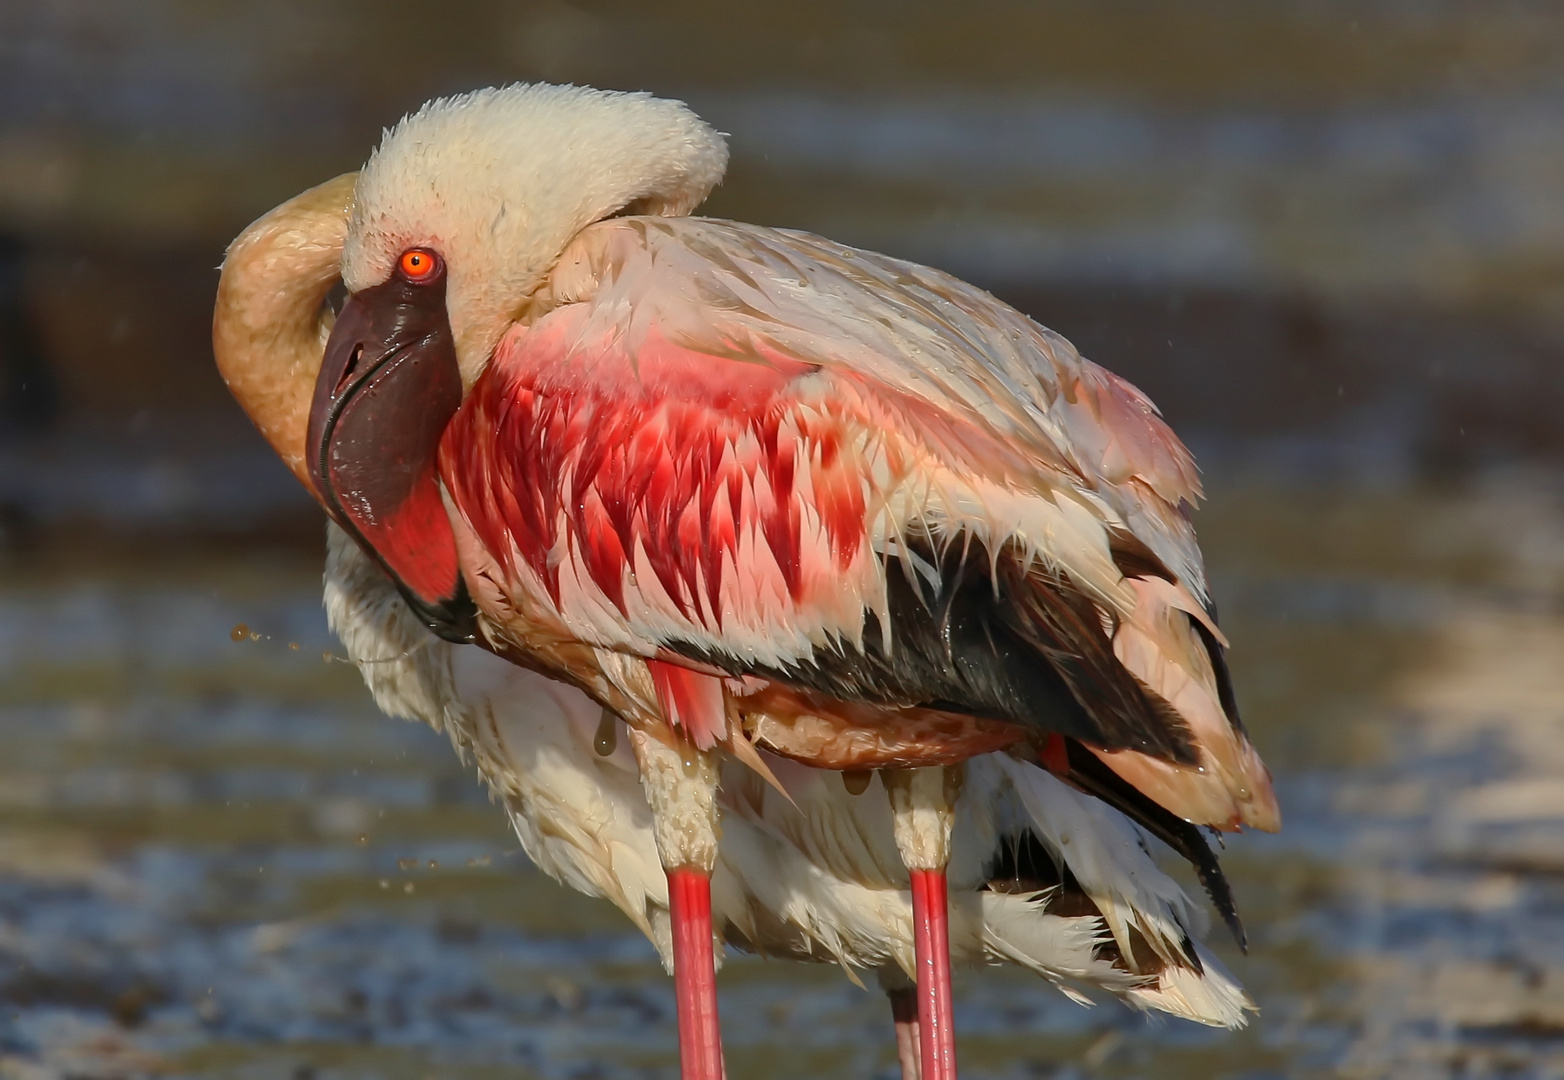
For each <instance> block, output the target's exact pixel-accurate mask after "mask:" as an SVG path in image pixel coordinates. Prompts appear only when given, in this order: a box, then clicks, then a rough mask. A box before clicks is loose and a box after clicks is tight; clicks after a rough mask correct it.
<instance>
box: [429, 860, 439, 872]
mask: <svg viewBox="0 0 1564 1080" xmlns="http://www.w3.org/2000/svg"><path fill="white" fill-rule="evenodd" d="M429 869H431V870H438V869H440V864H439V863H437V862H436V861H435V860H433V859H430V860H429Z"/></svg>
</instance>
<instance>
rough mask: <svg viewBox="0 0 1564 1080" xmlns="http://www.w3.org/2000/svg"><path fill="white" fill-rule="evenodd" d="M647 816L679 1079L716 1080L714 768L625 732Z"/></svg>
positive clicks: (682, 746) (698, 757)
mask: <svg viewBox="0 0 1564 1080" xmlns="http://www.w3.org/2000/svg"><path fill="white" fill-rule="evenodd" d="M628 734H629V736H630V746H631V748H632V749H633V750H634V751H635V758H636V764H638V765H639V766H640V770H641V784H642V787H643V788H644V789H645V791H646V801H647V803H648V804H649V806H650V807H651V811H652V834H653V836H654V837H655V839H656V841H657V854H658V857H659V858H660V859H661V861H662V864H663V870H664V872H665V873H666V874H667V875H668V915H669V921H670V923H671V927H670V929H671V930H672V938H673V985H674V992H675V996H676V999H677V1001H678V1010H679V1070H680V1076H681V1077H682V1078H683V1080H723V1076H724V1071H723V1063H722V1033H721V1031H720V1030H719V1029H718V1027H717V974H716V955H715V950H714V949H713V946H712V940H713V939H712V921H711V871H712V868H713V867H714V866H715V865H716V863H717V763H716V761H715V760H714V759H713V758H712V756H711V755H710V754H707V753H704V752H702V751H700V750H697V749H695V748H694V747H693V746H691V745H689V744H688V743H687V742H683V741H682V740H679V739H677V738H675V739H674V740H673V741H672V742H670V741H665V740H664V739H663V738H659V737H658V734H656V733H653V732H650V731H643V730H641V729H639V728H633V727H632V728H630V729H628Z"/></svg>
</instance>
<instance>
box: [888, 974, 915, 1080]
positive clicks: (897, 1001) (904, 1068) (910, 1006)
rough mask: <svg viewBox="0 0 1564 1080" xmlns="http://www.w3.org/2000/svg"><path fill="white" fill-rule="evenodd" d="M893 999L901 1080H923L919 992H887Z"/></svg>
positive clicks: (893, 1018)
mask: <svg viewBox="0 0 1564 1080" xmlns="http://www.w3.org/2000/svg"><path fill="white" fill-rule="evenodd" d="M885 996H886V997H888V998H890V999H891V1019H892V1020H894V1021H896V1059H897V1060H898V1061H900V1062H901V1080H922V1076H923V1068H922V1066H921V1065H920V1064H919V1047H918V992H917V991H916V990H914V989H913V988H912V987H910V986H909V987H907V988H906V989H904V990H887V991H886V992H885Z"/></svg>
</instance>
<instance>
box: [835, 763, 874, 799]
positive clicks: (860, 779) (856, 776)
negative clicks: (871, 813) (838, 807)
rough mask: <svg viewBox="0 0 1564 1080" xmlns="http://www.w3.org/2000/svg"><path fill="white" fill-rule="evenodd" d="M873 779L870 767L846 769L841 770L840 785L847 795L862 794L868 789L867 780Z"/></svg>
mask: <svg viewBox="0 0 1564 1080" xmlns="http://www.w3.org/2000/svg"><path fill="white" fill-rule="evenodd" d="M873 779H874V772H873V771H872V770H870V769H846V770H844V771H843V772H842V786H843V787H844V788H846V789H847V794H849V795H862V794H863V793H864V792H865V791H868V790H869V781H870V780H873Z"/></svg>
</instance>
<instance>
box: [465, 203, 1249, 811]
mask: <svg viewBox="0 0 1564 1080" xmlns="http://www.w3.org/2000/svg"><path fill="white" fill-rule="evenodd" d="M540 300H541V302H540V305H539V306H540V308H548V310H547V312H546V314H543V315H541V317H538V318H536V320H535V321H534V322H532V323H531V324H530V325H518V326H517V327H516V328H515V329H514V330H513V331H512V333H511V334H510V335H508V336H507V337H506V339H505V340H504V341H502V343H501V345H500V346H499V348H498V349H497V351H496V355H495V358H494V361H493V363H492V364H491V366H490V368H489V369H488V371H487V373H486V374H485V376H484V377H483V379H482V380H480V382H479V384H478V386H477V387H475V389H474V391H473V393H472V394H471V395H470V396H469V399H468V401H467V403H466V405H464V407H463V410H462V412H461V413H460V414H459V415H458V418H457V420H456V421H454V422H453V424H452V427H451V429H450V430H449V432H448V434H447V437H446V440H445V445H444V448H443V451H442V473H443V475H444V478H445V482H446V484H447V487H448V490H449V491H450V494H451V497H452V500H453V502H454V503H455V505H456V507H457V508H458V509H459V512H460V513H461V514H462V515H463V517H464V518H465V519H466V521H467V523H468V525H469V527H470V528H471V529H472V531H473V532H474V533H475V534H476V535H477V536H478V538H479V539H480V541H481V542H482V543H483V545H484V546H485V547H486V548H487V549H488V551H489V552H490V553H491V554H492V555H494V556H495V557H496V558H497V559H498V560H499V561H500V563H501V565H502V566H503V568H504V570H505V573H506V575H507V577H508V581H507V588H508V589H509V590H511V592H512V593H513V599H514V601H515V602H516V604H517V606H518V608H521V609H528V608H533V609H536V608H539V607H541V608H542V609H545V610H548V611H549V612H550V613H551V614H553V615H555V616H557V617H558V618H559V619H560V620H561V621H562V622H563V623H564V624H565V625H566V626H567V627H568V628H569V630H570V632H572V633H573V634H575V635H577V636H579V637H580V638H581V639H582V640H584V641H588V642H591V643H593V644H595V645H598V646H600V647H604V648H610V649H617V650H622V651H629V652H633V653H636V654H639V655H642V656H645V657H648V658H656V657H660V658H663V659H668V658H669V657H670V651H671V652H672V653H673V654H675V655H676V656H681V657H684V658H687V659H693V660H694V661H696V662H708V661H709V662H718V663H719V666H723V667H724V668H725V669H726V670H730V671H732V670H734V669H735V665H737V666H738V667H739V668H741V669H742V670H745V671H749V670H757V671H761V672H764V673H767V674H769V675H777V674H778V673H781V674H783V675H787V674H789V673H793V674H797V673H798V672H799V671H800V669H801V666H802V667H809V666H810V665H819V664H820V663H822V662H823V661H822V657H827V658H828V657H832V656H838V655H841V654H847V653H853V652H854V650H858V651H860V652H863V651H875V650H879V653H878V654H877V655H882V659H883V656H888V655H891V654H894V653H895V650H896V648H897V646H898V642H897V641H895V640H893V637H894V633H893V632H895V633H899V632H900V631H901V625H905V620H903V621H902V623H901V624H900V625H899V624H898V619H897V617H896V613H895V611H894V610H893V609H895V608H896V605H897V603H898V597H899V596H900V595H901V594H902V593H905V592H906V589H905V588H903V586H902V584H901V583H900V581H899V577H898V574H899V576H900V577H906V578H908V579H909V580H910V581H912V582H914V583H915V584H916V587H917V588H918V589H920V590H921V589H923V588H924V587H925V586H927V587H928V588H930V589H932V590H933V591H934V592H935V593H936V594H937V593H938V590H937V589H935V588H934V585H935V583H936V582H937V580H938V579H939V578H940V575H941V574H942V573H944V572H948V568H947V567H945V566H944V563H943V562H942V553H947V552H949V551H950V550H951V548H952V547H953V546H954V545H958V544H966V545H969V546H970V545H971V544H972V543H974V542H976V544H977V545H979V547H980V548H982V549H983V550H985V551H987V552H988V559H989V561H990V562H992V563H993V564H994V565H995V566H997V565H998V562H997V560H999V559H1000V558H1001V555H1003V557H1004V558H1005V559H1008V560H1011V561H1013V562H1016V563H1018V565H1020V566H1022V567H1023V568H1026V567H1029V568H1030V569H1027V570H1025V574H1026V575H1027V576H1026V580H1028V581H1031V582H1033V583H1034V584H1035V585H1036V587H1037V588H1038V590H1040V591H1042V592H1048V591H1049V590H1051V589H1055V588H1058V587H1067V588H1066V591H1070V592H1072V594H1077V593H1078V594H1079V597H1080V598H1083V599H1082V600H1081V601H1080V602H1074V603H1075V607H1074V608H1072V609H1071V610H1070V612H1067V613H1066V614H1068V615H1069V616H1070V618H1069V619H1066V620H1065V622H1068V623H1069V624H1070V627H1071V628H1074V627H1077V624H1079V623H1081V622H1082V621H1083V620H1082V619H1081V618H1079V617H1077V616H1079V615H1080V613H1081V611H1082V610H1083V609H1082V608H1081V602H1084V603H1086V604H1087V605H1089V606H1088V607H1087V608H1085V609H1084V610H1085V611H1086V612H1087V616H1086V618H1085V621H1086V622H1089V623H1092V624H1094V625H1093V626H1092V627H1091V629H1090V632H1091V633H1093V634H1097V635H1099V638H1100V644H1098V643H1092V642H1089V643H1086V644H1087V645H1088V646H1089V647H1088V648H1087V649H1085V652H1086V653H1090V654H1092V655H1098V654H1100V655H1101V656H1106V657H1109V659H1108V660H1107V661H1106V663H1100V662H1099V663H1097V664H1096V666H1097V667H1101V668H1114V669H1118V668H1119V667H1120V665H1122V669H1121V670H1118V671H1117V673H1116V674H1112V673H1110V674H1111V678H1109V682H1110V683H1113V681H1114V680H1118V682H1117V683H1114V685H1117V686H1118V687H1119V692H1120V696H1121V697H1123V696H1124V689H1123V688H1124V686H1130V687H1131V691H1130V693H1131V694H1133V691H1134V687H1136V686H1138V687H1140V688H1141V689H1145V688H1149V689H1150V690H1152V691H1153V692H1154V695H1155V696H1158V697H1160V698H1161V699H1164V700H1165V701H1166V702H1168V703H1169V704H1171V706H1172V711H1173V712H1174V713H1176V714H1177V717H1175V718H1173V719H1172V725H1173V726H1174V727H1182V729H1183V730H1184V731H1185V734H1186V736H1187V742H1188V743H1189V744H1190V745H1191V746H1192V749H1193V750H1194V756H1195V757H1196V758H1198V759H1199V762H1200V765H1203V764H1205V763H1206V762H1205V759H1206V758H1213V759H1214V760H1217V761H1219V762H1220V764H1221V765H1222V768H1221V770H1220V775H1218V774H1217V772H1215V771H1212V770H1210V769H1205V768H1201V767H1200V765H1196V764H1193V763H1192V765H1190V766H1180V765H1176V764H1172V763H1170V762H1169V761H1167V760H1158V756H1160V757H1163V758H1165V757H1167V756H1169V755H1168V754H1165V753H1162V754H1159V755H1158V756H1150V757H1148V756H1147V755H1146V754H1142V753H1138V752H1136V751H1135V750H1134V749H1124V747H1132V746H1135V745H1138V744H1136V743H1134V742H1133V741H1119V742H1117V743H1116V744H1115V745H1117V746H1119V747H1120V748H1121V749H1120V750H1119V752H1118V753H1116V754H1109V755H1105V756H1104V760H1107V761H1108V762H1109V764H1110V765H1111V766H1113V767H1114V768H1115V769H1116V770H1117V771H1119V772H1120V773H1121V774H1123V775H1125V776H1126V777H1127V778H1129V779H1131V780H1132V782H1135V783H1137V784H1139V785H1140V786H1142V788H1143V790H1146V791H1147V793H1148V794H1150V795H1152V797H1153V798H1158V799H1159V800H1161V801H1164V804H1165V805H1168V806H1169V807H1170V808H1171V809H1173V810H1174V811H1175V812H1177V813H1181V814H1183V815H1184V816H1186V817H1189V818H1191V819H1192V820H1200V821H1202V822H1207V823H1212V824H1220V825H1231V824H1236V823H1239V822H1246V823H1250V824H1255V825H1260V826H1262V827H1265V826H1267V825H1273V824H1274V820H1273V819H1274V816H1275V815H1274V803H1273V802H1269V784H1268V781H1267V779H1266V778H1265V777H1264V775H1263V767H1262V766H1259V764H1258V759H1257V758H1255V757H1254V755H1253V751H1252V749H1249V748H1248V743H1247V740H1246V739H1245V738H1244V737H1243V735H1242V733H1241V732H1240V731H1239V730H1237V729H1236V728H1235V726H1234V725H1233V723H1232V722H1230V721H1229V720H1228V719H1227V718H1226V717H1225V716H1224V715H1223V712H1222V709H1221V705H1220V704H1219V698H1220V696H1221V695H1220V693H1219V691H1218V688H1217V678H1218V676H1217V674H1216V673H1215V672H1214V670H1213V668H1212V663H1211V661H1210V660H1209V659H1207V660H1206V661H1205V662H1204V664H1203V665H1202V663H1201V661H1200V659H1199V657H1198V656H1197V655H1196V653H1197V652H1198V649H1199V648H1200V647H1202V642H1201V639H1200V636H1199V635H1200V633H1201V631H1200V630H1198V629H1196V628H1195V624H1196V623H1200V624H1201V625H1202V626H1203V625H1204V623H1205V622H1206V621H1208V620H1207V619H1206V617H1205V610H1204V607H1203V603H1204V600H1205V582H1204V576H1203V570H1202V567H1201V562H1200V555H1199V550H1198V547H1197V546H1196V544H1195V540H1194V535H1193V531H1192V529H1191V528H1190V527H1189V524H1188V521H1187V518H1186V516H1185V513H1184V511H1185V508H1186V507H1187V505H1188V504H1190V503H1193V501H1194V500H1195V499H1196V498H1198V496H1199V483H1198V479H1197V477H1196V473H1195V470H1194V466H1193V462H1192V461H1191V459H1190V457H1189V455H1188V452H1187V451H1186V450H1185V449H1184V447H1183V446H1182V445H1181V444H1180V443H1179V441H1178V440H1177V438H1176V437H1174V435H1173V434H1172V432H1171V431H1170V430H1169V429H1168V428H1167V426H1166V425H1165V424H1164V423H1163V422H1162V421H1161V419H1160V417H1158V416H1157V414H1156V412H1155V409H1154V408H1153V407H1152V406H1151V404H1150V403H1149V402H1148V401H1147V400H1146V399H1145V398H1144V396H1143V395H1141V394H1140V393H1139V391H1137V390H1136V389H1135V388H1134V387H1132V386H1130V385H1129V384H1128V383H1126V382H1124V381H1123V380H1121V379H1118V378H1117V377H1116V376H1113V375H1111V374H1110V373H1108V372H1106V371H1103V370H1102V369H1100V368H1097V367H1096V366H1095V365H1092V364H1090V363H1088V362H1087V361H1085V360H1083V359H1081V358H1080V357H1079V356H1078V355H1077V354H1076V353H1075V351H1074V349H1073V348H1072V347H1070V345H1069V343H1068V342H1066V341H1064V339H1062V338H1060V337H1058V336H1057V335H1055V334H1052V333H1051V332H1049V331H1046V330H1044V329H1042V328H1040V327H1038V326H1037V325H1036V324H1035V323H1032V322H1031V321H1030V320H1028V319H1026V318H1025V317H1024V316H1021V315H1020V314H1019V313H1017V312H1015V311H1014V310H1012V309H1010V308H1008V307H1006V306H1005V305H1003V304H1001V303H999V302H998V301H996V300H994V299H993V298H992V297H991V296H989V295H988V294H986V293H983V292H981V291H979V290H977V289H974V288H972V287H971V286H968V285H966V284H964V283H962V282H959V281H957V280H955V279H953V278H950V277H948V276H946V275H943V274H940V273H938V272H936V271H932V270H928V269H926V268H922V267H917V266H913V265H911V264H907V263H901V262H898V261H895V260H892V259H888V258H885V257H882V256H878V255H873V254H870V253H866V252H859V251H854V250H852V249H847V248H843V247H841V246H839V245H834V244H830V243H828V242H826V241H824V240H821V239H819V238H817V237H813V236H809V235H807V234H799V233H784V232H778V231H774V230H766V229H761V228H757V227H752V226H743V225H735V224H732V223H727V222H716V221H705V220H701V219H637V218H626V219H618V220H614V221H610V222H605V223H602V224H599V225H597V226H594V227H592V228H591V229H588V230H587V231H586V232H584V233H583V234H582V236H581V237H580V238H578V240H577V241H576V243H575V244H574V245H572V248H571V249H570V250H568V251H567V252H566V254H565V256H564V257H563V259H562V260H561V263H560V265H559V267H558V268H557V269H556V271H555V273H554V275H553V278H552V280H551V283H550V286H549V291H548V292H547V293H546V294H545V295H544V296H542V297H541V298H540ZM963 537H965V538H966V539H965V540H963V539H962V538H963ZM1126 550H1133V551H1134V552H1136V553H1137V558H1138V559H1139V562H1138V563H1137V564H1136V568H1135V569H1134V570H1133V574H1135V575H1141V574H1148V573H1149V574H1151V575H1153V576H1152V577H1141V576H1130V577H1126V575H1125V572H1124V570H1122V569H1121V567H1120V565H1119V563H1120V562H1123V561H1124V559H1123V557H1122V553H1123V552H1124V551H1126ZM891 563H898V564H899V565H900V571H899V572H898V571H897V570H895V569H890V570H889V572H888V567H889V566H890V564H891ZM1142 564H1144V565H1142ZM1145 566H1151V567H1152V568H1153V569H1152V570H1149V571H1148V570H1147V569H1145ZM1153 579H1154V581H1155V582H1156V583H1157V584H1151V582H1152V581H1153ZM920 595H921V593H920ZM1093 610H1095V612H1096V614H1095V615H1092V614H1091V612H1092V611H1093ZM1170 612H1171V614H1169V613H1170ZM1072 620H1073V621H1072ZM925 621H926V620H925ZM1213 630H1214V628H1213ZM1023 631H1024V628H1023ZM1068 633H1075V634H1077V635H1078V634H1079V630H1078V629H1069V630H1068ZM1068 633H1067V636H1068ZM1052 640H1053V639H1049V640H1048V641H1044V642H1043V643H1042V645H1043V647H1044V648H1045V649H1046V648H1051V647H1052V645H1050V642H1051V641H1052ZM1191 641H1193V642H1194V643H1195V644H1194V645H1193V646H1192V645H1191V644H1190V642H1191ZM913 645H914V646H915V643H913ZM909 647H912V646H903V652H906V651H908V648H909ZM1192 650H1194V651H1192ZM914 651H915V649H914ZM1076 651H1077V652H1081V651H1082V650H1080V649H1077V650H1076ZM1115 657H1116V658H1117V661H1118V664H1114V663H1113V661H1112V658H1115ZM958 659H959V658H958ZM894 666H895V664H894V662H893V661H884V662H883V663H882V664H881V669H883V670H880V669H877V670H880V674H881V675H884V672H885V671H888V670H890V668H892V667H894ZM958 666H959V665H958ZM1043 666H1046V665H1043ZM1088 666H1089V665H1088ZM811 670H813V668H811ZM1067 674H1068V673H1067ZM1093 674H1094V675H1096V676H1099V677H1103V678H1106V677H1108V676H1104V675H1102V673H1101V672H1094V673H1093ZM876 677H879V676H876ZM885 678H888V679H890V681H891V682H894V681H895V677H894V673H893V674H892V675H886V676H885ZM1024 678H1025V676H1023V681H1024ZM805 681H808V680H807V679H805ZM1056 681H1057V680H1056ZM1065 682H1066V683H1068V684H1069V685H1070V686H1071V687H1072V688H1074V689H1075V693H1076V696H1077V697H1079V696H1082V695H1081V693H1080V690H1079V688H1078V687H1077V686H1076V684H1075V683H1073V682H1070V681H1069V679H1068V678H1066V679H1065ZM815 685H816V687H817V688H818V683H816V684H815ZM830 688H831V689H832V691H833V692H839V691H840V681H839V680H838V682H833V683H831V686H830ZM901 689H902V691H903V692H904V693H913V692H914V691H915V689H916V688H913V690H909V689H908V688H907V687H906V686H902V688H901ZM1110 689H1111V687H1110ZM1011 691H1014V692H1017V693H1024V692H1028V688H1027V687H1026V686H1021V685H1019V684H1018V686H1017V687H1012V688H1011ZM1007 692H1009V691H1007ZM1038 692H1041V691H1040V690H1039V691H1038ZM891 696H892V698H894V697H895V695H894V694H893V695H891ZM1133 696H1137V697H1140V696H1145V695H1140V694H1133ZM1208 703H1214V707H1215V710H1216V711H1215V713H1214V714H1213V713H1212V712H1211V709H1210V708H1208V707H1207V706H1208ZM1131 711H1133V707H1131ZM1179 718H1181V719H1179ZM1142 719H1144V718H1142ZM1167 719H1168V717H1167V714H1166V711H1164V713H1162V714H1160V715H1159V720H1158V722H1163V721H1166V720H1167ZM1143 726H1144V725H1143ZM1099 734H1100V733H1099ZM1179 737H1180V738H1183V737H1185V736H1179ZM1087 741H1091V740H1090V739H1088V740H1087ZM1174 741H1175V742H1177V739H1175V740H1174ZM1099 745H1101V742H1100V741H1099ZM1145 745H1146V746H1148V747H1151V746H1152V743H1150V742H1146V743H1145ZM1159 745H1163V744H1159ZM1166 745H1171V744H1166ZM1166 745H1164V749H1165V748H1166ZM1131 774H1133V775H1131ZM1268 807H1269V808H1268ZM1186 808H1187V811H1188V812H1186Z"/></svg>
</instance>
